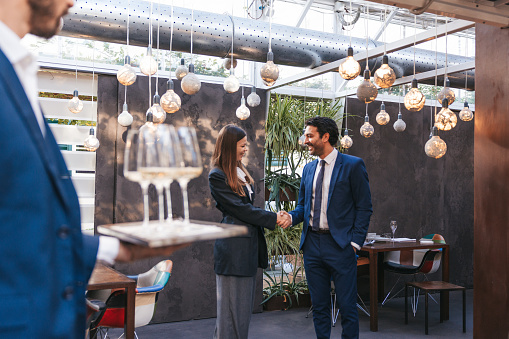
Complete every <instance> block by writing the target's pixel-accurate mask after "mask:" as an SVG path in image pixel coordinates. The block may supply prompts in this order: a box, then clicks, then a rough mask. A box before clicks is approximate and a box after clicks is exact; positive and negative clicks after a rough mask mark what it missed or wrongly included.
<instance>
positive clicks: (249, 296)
mask: <svg viewBox="0 0 509 339" xmlns="http://www.w3.org/2000/svg"><path fill="white" fill-rule="evenodd" d="M216 284H217V290H216V291H217V320H216V329H215V332H214V339H247V335H248V332H249V322H250V321H251V313H253V305H254V297H255V287H256V275H255V276H254V277H236V276H231V275H219V274H216Z"/></svg>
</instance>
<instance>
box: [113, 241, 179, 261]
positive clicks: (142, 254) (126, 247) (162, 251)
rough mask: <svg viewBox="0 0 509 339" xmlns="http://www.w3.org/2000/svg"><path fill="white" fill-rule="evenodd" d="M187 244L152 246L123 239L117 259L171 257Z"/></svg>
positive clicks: (132, 259)
mask: <svg viewBox="0 0 509 339" xmlns="http://www.w3.org/2000/svg"><path fill="white" fill-rule="evenodd" d="M187 246H189V244H183V245H173V246H165V247H158V248H151V247H144V246H139V245H134V244H129V243H126V242H123V241H121V242H120V247H119V249H118V255H117V258H116V259H115V261H116V262H129V261H135V260H140V259H145V258H151V257H169V256H170V255H172V254H173V253H174V252H176V251H178V250H180V249H182V248H184V247H187Z"/></svg>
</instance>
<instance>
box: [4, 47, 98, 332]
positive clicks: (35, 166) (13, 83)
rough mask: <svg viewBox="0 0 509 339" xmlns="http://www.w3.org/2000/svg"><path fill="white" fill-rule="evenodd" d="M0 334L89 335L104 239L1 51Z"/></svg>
mask: <svg viewBox="0 0 509 339" xmlns="http://www.w3.org/2000/svg"><path fill="white" fill-rule="evenodd" d="M0 120H1V121H2V128H1V129H0V146H1V147H0V149H1V152H0V192H1V194H0V338H16V339H18V338H83V335H84V333H85V332H84V331H85V300H84V295H85V288H86V286H87V282H88V279H89V276H90V274H91V272H92V270H93V267H94V264H95V258H96V254H97V248H98V239H97V238H94V237H90V236H87V237H84V236H83V235H82V234H81V226H80V224H81V223H80V207H79V203H78V198H77V195H76V192H75V190H74V186H73V184H72V181H71V178H70V176H69V172H68V170H67V168H66V166H65V163H64V160H63V158H62V155H61V153H60V150H59V148H58V145H57V143H56V142H55V139H54V137H53V134H52V133H51V130H50V129H49V126H48V125H47V124H46V137H43V135H42V132H41V130H40V128H39V125H38V123H37V119H36V118H35V115H34V112H33V110H32V107H31V105H30V103H29V101H28V98H27V96H26V94H25V91H24V89H23V87H22V85H21V83H20V81H19V79H18V77H17V75H16V72H15V71H14V69H13V67H12V65H11V64H10V62H9V60H8V59H7V58H6V57H5V55H4V54H3V52H2V51H1V50H0Z"/></svg>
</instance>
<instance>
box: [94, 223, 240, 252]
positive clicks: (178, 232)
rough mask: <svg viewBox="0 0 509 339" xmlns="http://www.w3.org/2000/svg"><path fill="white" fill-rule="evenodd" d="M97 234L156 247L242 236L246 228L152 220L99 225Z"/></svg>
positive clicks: (220, 224)
mask: <svg viewBox="0 0 509 339" xmlns="http://www.w3.org/2000/svg"><path fill="white" fill-rule="evenodd" d="M97 231H98V233H99V234H102V235H108V236H112V237H115V238H118V239H120V240H121V241H124V242H127V243H132V244H136V245H141V246H146V247H152V248H156V247H166V246H173V245H180V244H189V243H193V242H196V241H206V240H215V239H221V238H230V237H237V236H242V235H245V234H247V232H248V229H247V227H246V226H240V225H231V224H222V223H215V222H209V221H201V220H191V221H190V222H189V223H185V222H184V221H181V220H172V221H165V222H159V221H158V220H153V221H150V222H149V223H148V225H144V224H143V223H142V222H141V221H140V222H129V223H121V224H109V225H102V226H98V227H97Z"/></svg>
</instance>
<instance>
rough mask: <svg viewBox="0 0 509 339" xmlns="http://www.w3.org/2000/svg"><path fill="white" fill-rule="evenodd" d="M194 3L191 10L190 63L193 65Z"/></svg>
mask: <svg viewBox="0 0 509 339" xmlns="http://www.w3.org/2000/svg"><path fill="white" fill-rule="evenodd" d="M193 31H194V2H193V6H192V8H191V63H193Z"/></svg>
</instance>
